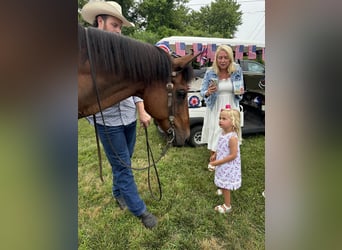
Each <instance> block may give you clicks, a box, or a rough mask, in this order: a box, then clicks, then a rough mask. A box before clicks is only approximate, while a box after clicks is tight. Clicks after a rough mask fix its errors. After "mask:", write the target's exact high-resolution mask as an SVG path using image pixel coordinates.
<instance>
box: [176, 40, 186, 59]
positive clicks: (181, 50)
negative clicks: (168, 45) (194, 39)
mask: <svg viewBox="0 0 342 250" xmlns="http://www.w3.org/2000/svg"><path fill="white" fill-rule="evenodd" d="M175 45H176V54H178V55H180V56H185V43H180V42H175Z"/></svg>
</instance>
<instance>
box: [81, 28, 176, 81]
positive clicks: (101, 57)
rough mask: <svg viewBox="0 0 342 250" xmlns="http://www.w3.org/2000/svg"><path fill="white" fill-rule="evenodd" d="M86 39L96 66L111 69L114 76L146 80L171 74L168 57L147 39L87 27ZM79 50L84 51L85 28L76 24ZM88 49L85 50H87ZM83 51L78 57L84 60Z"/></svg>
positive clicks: (100, 68)
mask: <svg viewBox="0 0 342 250" xmlns="http://www.w3.org/2000/svg"><path fill="white" fill-rule="evenodd" d="M87 30H88V32H87V33H88V40H89V41H88V42H89V45H90V51H91V53H92V60H93V63H94V65H95V67H96V70H103V71H105V72H110V73H114V74H116V75H117V76H118V78H121V79H123V78H126V79H130V80H132V81H133V82H144V83H145V84H150V83H151V82H153V81H163V82H167V81H169V80H170V77H171V57H170V56H169V55H168V54H167V53H165V52H164V51H163V50H162V49H160V48H158V47H156V46H153V45H151V44H149V43H145V42H140V41H138V40H134V39H132V38H129V37H126V36H122V35H119V34H115V33H112V32H107V31H103V30H100V29H98V28H93V27H88V28H87ZM78 42H79V50H80V51H79V53H81V50H83V51H86V50H85V48H87V40H86V31H85V28H84V27H82V26H81V25H80V24H79V25H78ZM87 53H88V52H87ZM85 59H86V58H85V55H83V57H82V61H83V60H85Z"/></svg>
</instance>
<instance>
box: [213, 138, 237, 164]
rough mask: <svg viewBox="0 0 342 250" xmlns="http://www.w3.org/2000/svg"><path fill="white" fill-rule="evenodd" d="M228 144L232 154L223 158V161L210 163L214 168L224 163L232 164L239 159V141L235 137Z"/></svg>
mask: <svg viewBox="0 0 342 250" xmlns="http://www.w3.org/2000/svg"><path fill="white" fill-rule="evenodd" d="M228 143H229V148H230V154H229V155H227V156H226V157H224V158H222V159H221V160H217V161H212V162H210V163H209V164H210V165H212V166H217V165H222V164H223V163H226V162H230V161H232V160H234V159H235V158H236V157H237V153H238V143H239V139H238V138H237V137H235V136H234V137H231V138H230V139H229V142H228Z"/></svg>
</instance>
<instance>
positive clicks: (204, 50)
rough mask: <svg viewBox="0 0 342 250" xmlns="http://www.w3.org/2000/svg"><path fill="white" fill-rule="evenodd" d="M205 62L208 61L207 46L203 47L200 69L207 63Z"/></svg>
mask: <svg viewBox="0 0 342 250" xmlns="http://www.w3.org/2000/svg"><path fill="white" fill-rule="evenodd" d="M207 60H208V48H207V45H203V50H202V54H201V61H200V66H201V67H202V66H203V65H204V64H205V63H206V62H207Z"/></svg>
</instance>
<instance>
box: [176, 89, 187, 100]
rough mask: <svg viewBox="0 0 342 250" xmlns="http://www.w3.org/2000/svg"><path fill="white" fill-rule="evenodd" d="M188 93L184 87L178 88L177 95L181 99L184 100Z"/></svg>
mask: <svg viewBox="0 0 342 250" xmlns="http://www.w3.org/2000/svg"><path fill="white" fill-rule="evenodd" d="M186 95H187V93H186V91H185V90H184V89H181V90H178V91H177V97H178V98H179V99H182V100H184V99H185V97H186Z"/></svg>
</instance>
